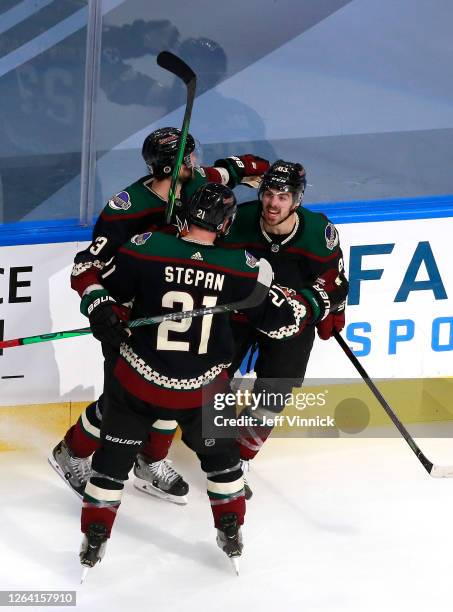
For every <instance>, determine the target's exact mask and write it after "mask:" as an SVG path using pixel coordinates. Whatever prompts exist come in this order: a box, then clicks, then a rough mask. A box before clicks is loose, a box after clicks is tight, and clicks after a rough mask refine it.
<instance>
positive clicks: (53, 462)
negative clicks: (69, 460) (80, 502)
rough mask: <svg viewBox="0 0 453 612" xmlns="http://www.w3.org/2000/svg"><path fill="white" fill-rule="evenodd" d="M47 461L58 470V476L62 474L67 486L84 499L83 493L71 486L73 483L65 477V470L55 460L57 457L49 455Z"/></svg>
mask: <svg viewBox="0 0 453 612" xmlns="http://www.w3.org/2000/svg"><path fill="white" fill-rule="evenodd" d="M47 461H48V462H49V465H50V466H51V467H52V468H53V469H54V470H55V471H56V473H57V474H58V476H60V478H61V479H62V480H63V481H64V483H65V484H66V486H67V487H69V488H70V489H71V491H72V492H73V493H74V494H75V495H77V497H78V498H79V499H83V495H81V494H80V493H78V492H77V491H76V490H75V489H73V488H72V487H71V485H70V484H69V482H68V480H67V479H66V478H65V475H64V473H63V470H62V469H61V467H60V466H59V465H58V463H57V462H56V461H55V458H54V456H53V455H50V457H47Z"/></svg>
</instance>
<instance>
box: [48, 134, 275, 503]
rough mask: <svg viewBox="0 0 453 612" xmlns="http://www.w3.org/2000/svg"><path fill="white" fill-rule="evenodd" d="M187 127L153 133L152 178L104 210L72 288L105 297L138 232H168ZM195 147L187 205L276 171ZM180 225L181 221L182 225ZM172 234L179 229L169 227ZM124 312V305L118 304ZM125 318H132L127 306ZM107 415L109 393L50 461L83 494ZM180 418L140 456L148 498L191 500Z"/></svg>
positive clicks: (147, 149) (110, 354) (186, 174)
mask: <svg viewBox="0 0 453 612" xmlns="http://www.w3.org/2000/svg"><path fill="white" fill-rule="evenodd" d="M179 135H180V130H178V129H176V128H171V127H170V128H161V129H159V130H156V131H155V132H152V133H151V134H150V135H149V136H147V138H146V139H145V141H144V143H143V149H142V156H143V158H144V160H145V163H146V165H147V168H148V170H149V174H148V175H146V176H144V177H142V178H140V179H139V180H138V181H136V182H135V183H133V184H132V185H130V186H129V187H127V188H126V189H125V190H124V191H120V192H119V193H117V194H116V195H114V196H113V197H112V198H111V199H110V200H109V201H108V203H107V205H106V206H105V208H104V209H103V211H102V212H101V214H100V216H99V218H98V220H97V222H96V225H95V227H94V231H93V240H92V242H91V244H90V245H89V247H88V248H87V249H85V250H83V251H81V252H80V253H78V254H77V255H76V258H75V261H74V267H73V270H72V275H71V285H72V287H73V289H75V290H76V291H77V292H78V293H79V295H80V297H84V296H86V295H88V294H93V296H95V295H97V292H98V291H99V290H102V281H101V280H100V273H101V272H102V270H103V268H104V267H105V265H106V262H108V261H109V260H110V259H111V258H112V257H113V256H114V255H115V254H116V253H117V251H118V249H119V247H120V246H121V245H122V244H124V243H125V242H126V241H127V240H129V239H130V238H131V237H132V236H133V235H134V234H137V233H141V232H144V231H146V230H152V229H155V228H163V226H164V224H165V205H166V203H167V198H168V192H169V188H170V183H171V175H172V172H173V167H174V164H175V161H176V156H177V149H178V139H179ZM194 149H195V142H194V139H193V137H192V136H191V135H190V134H189V135H188V137H187V142H186V147H185V151H184V159H183V164H182V166H181V170H180V173H179V182H178V185H177V197H179V198H180V199H181V200H182V201H185V200H187V199H188V198H189V197H190V196H191V194H193V193H194V191H195V190H196V189H197V188H198V187H199V186H200V185H202V184H204V183H206V182H207V181H213V182H218V183H228V184H229V185H230V186H232V187H234V186H236V185H237V184H239V183H240V182H242V181H245V182H246V183H247V182H248V181H250V180H252V179H253V178H254V177H255V178H256V177H259V176H261V175H262V174H263V173H264V171H265V170H266V169H267V168H268V167H269V164H268V162H267V161H266V160H264V159H261V158H258V157H254V156H253V155H243V156H241V157H235V158H230V159H228V160H222V163H221V166H219V167H218V168H215V167H203V168H201V167H198V166H196V160H195V157H194ZM177 222H180V220H178V219H176V220H175V223H177ZM166 231H175V228H174V227H170V228H169V227H167V228H166ZM118 308H120V306H118ZM121 308H122V309H123V314H125V309H124V308H123V307H121ZM102 349H103V353H104V358H105V361H104V376H105V378H106V379H108V377H109V375H110V371H111V366H112V363H114V362H115V361H116V358H117V350H116V349H114V348H112V347H111V346H110V344H109V343H108V341H106V342H105V343H104V344H103V347H102ZM102 410H103V395H101V397H100V398H99V399H98V400H97V402H93V403H91V404H90V405H89V406H88V407H87V408H86V409H85V410H84V412H83V413H82V415H81V416H80V418H79V420H78V421H77V423H76V424H75V425H74V426H72V427H71V428H70V429H69V430H68V432H67V433H66V435H65V437H64V439H63V440H62V441H61V442H59V443H58V444H57V446H56V447H55V448H54V449H53V451H52V454H51V456H50V457H49V462H50V463H51V465H52V466H53V467H54V469H55V470H56V471H57V473H58V474H59V475H60V476H61V477H62V478H64V479H65V481H66V482H67V483H68V484H69V486H70V487H71V488H72V489H73V490H74V491H75V492H76V493H77V494H78V495H79V496H82V495H83V490H84V488H85V484H86V481H87V478H88V475H89V471H90V460H89V457H90V455H91V454H92V453H93V452H94V450H95V449H96V448H97V447H98V445H99V436H100V423H101V419H102ZM176 427H177V424H176V421H175V420H173V419H172V420H170V421H165V420H163V419H157V420H156V421H155V422H154V423H153V425H152V428H151V433H150V439H149V441H148V443H147V444H146V445H145V446H144V448H143V449H141V451H140V452H139V453H138V455H137V460H136V463H135V466H134V472H135V475H136V479H135V481H134V485H135V486H136V487H137V488H138V489H139V490H142V491H144V492H146V493H150V494H152V495H156V496H158V497H162V498H164V499H168V500H170V501H173V502H175V503H186V501H187V498H186V495H187V492H188V489H189V487H188V484H187V483H186V482H185V481H184V479H183V478H182V477H181V476H180V475H179V474H178V473H177V472H176V471H175V470H174V469H173V468H172V467H171V466H170V464H169V462H168V461H166V456H167V453H168V450H169V448H170V445H171V442H172V439H173V436H174V433H175V431H176Z"/></svg>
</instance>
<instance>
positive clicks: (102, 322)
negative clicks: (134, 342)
mask: <svg viewBox="0 0 453 612" xmlns="http://www.w3.org/2000/svg"><path fill="white" fill-rule="evenodd" d="M90 298H91V299H90ZM81 310H82V312H83V313H84V314H86V315H87V317H88V319H89V321H90V327H91V331H92V332H93V336H94V337H95V338H96V340H99V341H100V342H106V343H107V344H110V345H111V346H114V347H115V348H119V346H120V344H121V343H122V342H124V341H126V340H127V339H128V338H129V337H130V335H131V331H130V329H129V328H128V327H127V324H126V321H127V318H128V317H127V312H128V310H127V309H125V308H123V307H122V306H120V305H119V304H117V303H116V302H115V300H114V299H113V298H112V297H111V296H110V295H109V294H108V293H107V291H106V290H99V291H93V292H92V293H90V294H89V295H87V296H85V297H84V298H83V299H82V306H81Z"/></svg>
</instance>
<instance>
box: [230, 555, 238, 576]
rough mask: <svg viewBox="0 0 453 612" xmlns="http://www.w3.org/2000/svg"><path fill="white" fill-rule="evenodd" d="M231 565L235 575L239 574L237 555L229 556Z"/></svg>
mask: <svg viewBox="0 0 453 612" xmlns="http://www.w3.org/2000/svg"><path fill="white" fill-rule="evenodd" d="M229 559H230V561H231V565H232V566H233V569H234V571H235V572H236V576H239V557H229Z"/></svg>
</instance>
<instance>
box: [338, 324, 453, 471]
mask: <svg viewBox="0 0 453 612" xmlns="http://www.w3.org/2000/svg"><path fill="white" fill-rule="evenodd" d="M333 336H334V338H335V340H336V341H337V342H338V344H339V345H340V346H341V348H342V349H343V352H344V353H345V354H346V356H347V357H348V359H349V360H350V361H351V363H352V365H353V366H354V367H355V369H356V370H357V372H358V373H359V374H360V376H361V377H362V378H363V380H364V382H365V384H366V385H367V386H368V388H369V389H370V390H371V392H372V394H373V395H374V397H375V398H376V399H377V401H378V402H379V403H380V404H381V406H382V407H383V408H384V410H385V411H386V413H387V414H388V415H389V417H390V418H391V420H392V422H393V424H394V425H395V427H396V428H397V429H398V431H399V432H400V434H401V435H402V436H403V438H404V439H405V440H406V442H407V443H408V445H409V446H410V448H411V449H412V451H413V452H414V454H415V456H416V457H417V459H418V460H419V461H420V463H421V464H422V465H423V467H424V468H425V470H426V471H427V472H428V474H429V475H430V476H433V478H453V465H452V466H443V465H434V464H433V462H432V461H430V460H429V459H428V458H427V457H426V456H425V454H424V453H423V452H422V451H421V449H420V448H419V446H418V445H417V443H416V442H415V440H414V439H413V437H412V436H411V434H410V433H409V432H408V431H407V429H406V428H405V427H404V425H403V424H402V423H401V421H400V420H399V418H398V417H397V416H396V414H395V413H394V412H393V410H392V408H391V406H390V405H389V404H388V402H387V401H386V400H385V399H384V397H383V395H382V394H381V392H380V391H379V389H378V388H377V387H376V385H375V384H374V382H373V381H372V380H371V378H370V377H369V376H368V374H367V372H366V370H365V368H364V367H363V366H362V365H361V364H360V362H359V360H358V359H357V357H356V356H355V355H354V353H353V352H352V351H351V349H350V348H349V346H348V345H347V344H346V342H345V340H344V338H343V337H342V336H341V335H340V333H339V332H337V331H334V332H333Z"/></svg>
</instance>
